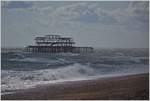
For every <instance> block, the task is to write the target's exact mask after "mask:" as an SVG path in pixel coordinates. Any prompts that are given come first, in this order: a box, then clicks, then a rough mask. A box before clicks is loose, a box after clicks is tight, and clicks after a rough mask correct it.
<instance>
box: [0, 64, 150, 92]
mask: <svg viewBox="0 0 150 101" xmlns="http://www.w3.org/2000/svg"><path fill="white" fill-rule="evenodd" d="M91 66H92V65H91V64H90V63H87V64H85V65H83V64H79V63H75V64H73V65H69V66H65V67H62V68H57V69H42V70H35V71H14V70H2V76H1V77H2V80H1V81H2V84H1V87H2V92H6V91H10V90H17V89H26V88H30V87H34V86H35V85H38V84H44V83H51V82H57V81H70V80H78V79H88V78H90V77H105V76H109V75H111V76H113V75H115V76H117V75H129V74H139V73H145V72H148V66H147V65H123V66H114V65H106V64H99V65H98V67H99V68H94V67H91Z"/></svg>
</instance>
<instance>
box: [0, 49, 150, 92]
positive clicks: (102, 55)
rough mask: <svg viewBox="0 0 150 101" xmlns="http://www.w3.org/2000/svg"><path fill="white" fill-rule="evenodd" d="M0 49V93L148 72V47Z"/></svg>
mask: <svg viewBox="0 0 150 101" xmlns="http://www.w3.org/2000/svg"><path fill="white" fill-rule="evenodd" d="M8 50H9V51H2V52H1V93H2V94H8V93H15V92H16V91H18V90H22V89H28V88H33V87H36V86H37V85H42V84H50V83H65V82H68V81H79V80H88V79H96V78H103V77H112V76H123V75H133V74H142V73H148V72H149V50H148V49H146V48H140V49H139V48H132V49H121V48H118V49H116V48H115V49H114V48H106V49H94V51H93V52H92V53H53V54H51V53H27V52H23V51H15V50H14V49H13V51H11V50H12V49H8Z"/></svg>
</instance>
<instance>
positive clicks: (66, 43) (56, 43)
mask: <svg viewBox="0 0 150 101" xmlns="http://www.w3.org/2000/svg"><path fill="white" fill-rule="evenodd" d="M74 45H75V42H74V40H73V38H70V37H61V36H60V35H45V36H44V37H36V38H35V45H29V46H27V47H26V48H25V51H26V52H40V53H61V52H64V53H65V52H71V53H88V52H92V51H93V48H92V47H76V46H74Z"/></svg>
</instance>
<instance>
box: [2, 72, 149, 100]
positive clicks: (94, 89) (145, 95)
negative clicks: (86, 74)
mask: <svg viewBox="0 0 150 101" xmlns="http://www.w3.org/2000/svg"><path fill="white" fill-rule="evenodd" d="M1 99H2V100H77V99H80V100H82V99H86V100H92V99H93V100H94V99H97V100H108V99H110V100H115V99H119V100H126V99H131V100H147V99H149V74H148V73H144V74H134V75H129V76H119V77H106V78H97V79H93V80H81V81H69V82H63V83H56V84H44V85H39V86H36V87H35V88H30V89H25V90H20V91H18V92H16V93H12V94H4V95H1Z"/></svg>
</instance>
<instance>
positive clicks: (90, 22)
mask: <svg viewBox="0 0 150 101" xmlns="http://www.w3.org/2000/svg"><path fill="white" fill-rule="evenodd" d="M1 29H2V30H1V46H2V47H24V46H27V45H33V44H34V38H35V37H36V36H44V35H49V34H54V35H55V34H56V35H62V36H66V37H72V38H74V41H75V42H76V46H92V47H99V48H105V47H106V48H148V46H149V45H148V44H149V4H148V1H82V2H81V1H2V2H1Z"/></svg>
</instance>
